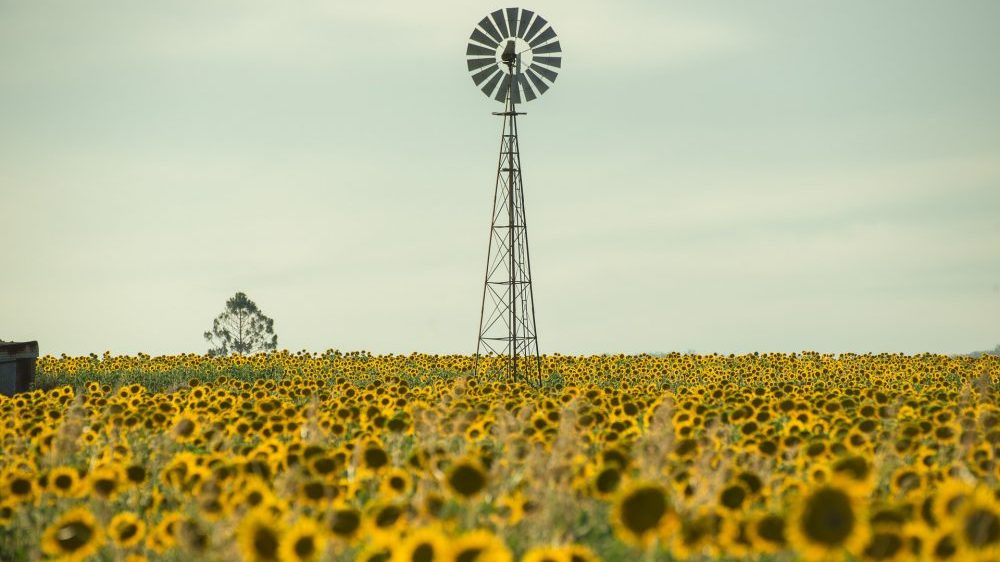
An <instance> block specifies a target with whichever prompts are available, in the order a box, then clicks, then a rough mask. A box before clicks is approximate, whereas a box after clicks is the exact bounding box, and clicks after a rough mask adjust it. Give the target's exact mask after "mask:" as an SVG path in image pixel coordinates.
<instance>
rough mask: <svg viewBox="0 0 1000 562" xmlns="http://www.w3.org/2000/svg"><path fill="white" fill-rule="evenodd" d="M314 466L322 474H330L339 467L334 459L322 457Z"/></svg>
mask: <svg viewBox="0 0 1000 562" xmlns="http://www.w3.org/2000/svg"><path fill="white" fill-rule="evenodd" d="M313 468H314V469H316V472H318V473H320V474H330V473H331V472H333V471H334V469H336V468H337V463H336V462H334V460H333V459H330V458H327V457H321V458H319V459H317V460H316V462H314V463H313Z"/></svg>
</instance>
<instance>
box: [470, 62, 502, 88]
mask: <svg viewBox="0 0 1000 562" xmlns="http://www.w3.org/2000/svg"><path fill="white" fill-rule="evenodd" d="M496 72H500V69H499V68H497V67H495V66H491V67H489V68H486V69H484V70H480V71H479V72H477V73H475V74H473V75H472V81H473V82H475V83H476V86H478V85H480V84H482V83H483V81H484V80H486V79H487V78H489V77H490V76H492V75H493V74H494V73H496Z"/></svg>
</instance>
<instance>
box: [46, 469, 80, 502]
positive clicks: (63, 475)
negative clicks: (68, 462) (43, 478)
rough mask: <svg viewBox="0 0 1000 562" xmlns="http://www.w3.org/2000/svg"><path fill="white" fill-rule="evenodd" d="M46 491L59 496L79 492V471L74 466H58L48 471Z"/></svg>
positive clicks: (73, 494) (72, 494) (68, 495)
mask: <svg viewBox="0 0 1000 562" xmlns="http://www.w3.org/2000/svg"><path fill="white" fill-rule="evenodd" d="M48 480H49V481H48V491H50V492H52V493H53V494H55V495H57V496H61V497H73V496H75V495H76V494H77V493H78V492H79V488H80V473H79V472H77V470H76V469H75V468H70V467H68V466H60V467H58V468H54V469H52V472H50V473H49V479H48Z"/></svg>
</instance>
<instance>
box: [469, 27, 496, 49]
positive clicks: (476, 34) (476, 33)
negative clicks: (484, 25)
mask: <svg viewBox="0 0 1000 562" xmlns="http://www.w3.org/2000/svg"><path fill="white" fill-rule="evenodd" d="M469 39H470V40H471V41H478V42H479V43H482V44H483V45H489V46H490V47H493V48H494V49H496V48H497V47H499V46H500V42H499V41H494V40H493V38H492V37H487V35H486V34H485V33H483V32H482V30H480V29H479V28H478V27H477V28H476V29H474V30H472V35H471V36H469Z"/></svg>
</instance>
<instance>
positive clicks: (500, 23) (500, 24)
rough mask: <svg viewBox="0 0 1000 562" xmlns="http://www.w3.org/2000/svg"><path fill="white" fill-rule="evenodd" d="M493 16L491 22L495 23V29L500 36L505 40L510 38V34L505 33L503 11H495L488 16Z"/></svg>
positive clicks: (505, 22)
mask: <svg viewBox="0 0 1000 562" xmlns="http://www.w3.org/2000/svg"><path fill="white" fill-rule="evenodd" d="M490 15H491V16H493V21H495V22H497V29H498V30H500V35H503V37H504V38H505V39H506V38H507V37H510V33H508V32H507V18H505V17H504V16H503V10H497V11H495V12H493V13H492V14H490Z"/></svg>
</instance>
